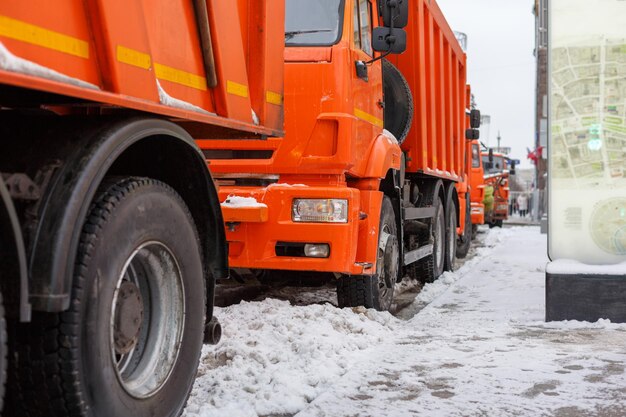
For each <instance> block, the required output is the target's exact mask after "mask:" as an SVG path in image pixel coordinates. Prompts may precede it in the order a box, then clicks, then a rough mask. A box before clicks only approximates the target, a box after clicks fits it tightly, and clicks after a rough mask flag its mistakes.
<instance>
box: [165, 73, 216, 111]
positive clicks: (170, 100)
mask: <svg viewBox="0 0 626 417" xmlns="http://www.w3.org/2000/svg"><path fill="white" fill-rule="evenodd" d="M156 84H157V90H158V91H159V100H160V101H161V104H163V105H165V106H168V107H174V108H177V109H181V110H188V111H193V112H197V113H204V114H210V115H213V116H215V115H216V114H215V113H211V112H208V111H206V110H204V109H203V108H201V107H198V106H196V105H193V104H191V103H188V102H186V101H184V100H180V99H177V98H175V97H172V96H170V95H169V94H168V93H167V91H165V89H163V87H162V86H161V83H160V82H159V80H156Z"/></svg>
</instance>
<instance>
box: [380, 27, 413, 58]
mask: <svg viewBox="0 0 626 417" xmlns="http://www.w3.org/2000/svg"><path fill="white" fill-rule="evenodd" d="M372 48H373V49H374V50H375V51H376V52H390V53H392V54H401V53H402V52H404V51H405V50H406V32H405V31H404V30H402V29H396V28H393V29H392V28H386V27H378V28H375V29H374V31H373V33H372Z"/></svg>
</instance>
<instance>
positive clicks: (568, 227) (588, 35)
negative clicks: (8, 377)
mask: <svg viewBox="0 0 626 417" xmlns="http://www.w3.org/2000/svg"><path fill="white" fill-rule="evenodd" d="M549 16H550V25H549V30H550V41H549V48H550V51H549V68H550V85H549V91H550V93H549V94H550V99H549V100H550V141H549V160H550V168H549V193H550V197H549V198H550V205H549V237H548V241H549V243H548V246H549V249H548V251H549V255H550V258H551V259H552V260H556V259H573V260H578V261H580V262H584V263H588V264H612V263H618V262H624V261H626V24H625V22H626V1H625V0H551V1H550V10H549Z"/></svg>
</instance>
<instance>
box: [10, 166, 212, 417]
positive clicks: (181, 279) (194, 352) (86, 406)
mask: <svg viewBox="0 0 626 417" xmlns="http://www.w3.org/2000/svg"><path fill="white" fill-rule="evenodd" d="M77 255H78V256H77V262H76V267H75V277H74V286H73V289H72V299H71V304H70V309H69V310H68V311H67V312H64V313H61V314H49V313H38V314H37V315H36V316H34V317H33V323H32V324H31V325H29V326H31V328H30V329H27V330H24V331H22V332H20V333H21V334H20V336H21V338H22V340H21V341H20V346H19V349H20V354H19V355H16V358H17V360H18V361H23V363H18V364H17V366H16V369H17V372H18V380H19V381H20V383H19V385H21V391H24V392H21V393H20V394H19V395H20V396H22V399H21V400H20V399H17V400H16V407H17V408H18V410H19V411H18V413H17V414H16V415H37V416H59V417H60V416H71V417H86V416H89V417H105V416H137V417H148V416H158V417H175V416H178V415H179V414H180V413H181V412H182V410H183V408H184V406H185V403H186V401H187V397H188V395H189V392H190V390H191V387H192V385H193V381H194V377H195V373H196V368H197V363H198V359H199V356H200V351H201V348H202V338H203V329H204V323H205V294H206V292H205V282H204V274H203V263H202V256H201V251H200V244H199V240H198V236H197V232H196V228H195V225H194V222H193V219H192V218H191V215H190V214H189V211H188V209H187V207H186V205H185V203H184V202H183V201H182V199H181V198H180V197H179V195H178V194H177V193H176V192H175V191H174V190H173V189H171V188H170V187H169V186H167V185H165V184H163V183H161V182H158V181H155V180H151V179H145V178H127V179H122V180H118V181H112V182H111V183H109V185H108V186H105V187H102V188H101V190H100V192H99V195H98V196H97V197H96V200H95V202H94V203H93V204H92V207H91V211H90V213H89V215H88V217H87V220H86V222H85V226H84V228H83V231H82V235H81V241H80V245H79V250H78V254H77Z"/></svg>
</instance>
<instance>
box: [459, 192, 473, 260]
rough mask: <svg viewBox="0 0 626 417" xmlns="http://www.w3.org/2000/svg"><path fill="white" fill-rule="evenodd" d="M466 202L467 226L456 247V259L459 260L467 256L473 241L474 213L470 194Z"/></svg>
mask: <svg viewBox="0 0 626 417" xmlns="http://www.w3.org/2000/svg"><path fill="white" fill-rule="evenodd" d="M465 201H466V204H465V225H464V227H463V234H462V235H461V236H460V237H459V239H458V242H457V245H456V257H457V258H459V259H463V258H465V257H466V256H467V253H468V252H469V249H470V245H471V241H472V213H471V211H470V200H469V194H468V198H467V199H466V200H465Z"/></svg>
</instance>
